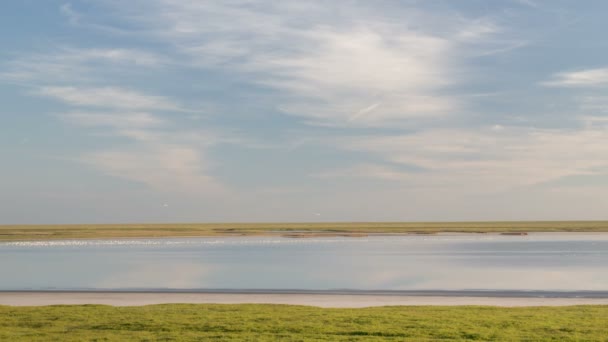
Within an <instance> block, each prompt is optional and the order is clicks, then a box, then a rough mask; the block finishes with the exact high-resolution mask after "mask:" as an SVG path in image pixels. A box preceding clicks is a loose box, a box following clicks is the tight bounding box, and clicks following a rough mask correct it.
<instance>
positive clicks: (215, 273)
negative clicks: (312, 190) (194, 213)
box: [0, 233, 608, 291]
mask: <svg viewBox="0 0 608 342" xmlns="http://www.w3.org/2000/svg"><path fill="white" fill-rule="evenodd" d="M55 289H62V290H74V289H97V290H109V289H113V290H115V289H140V290H141V289H155V290H158V289H302V290H331V289H357V290H472V289H482V290H542V291H606V290H608V234H601V233H600V234H592V233H568V234H563V233H537V234H530V235H528V236H500V235H492V234H461V235H435V236H374V237H367V238H310V239H292V238H281V237H220V238H187V239H120V240H89V241H51V242H12V243H0V290H55Z"/></svg>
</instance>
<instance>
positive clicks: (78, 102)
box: [37, 87, 183, 111]
mask: <svg viewBox="0 0 608 342" xmlns="http://www.w3.org/2000/svg"><path fill="white" fill-rule="evenodd" d="M37 94H39V95H42V96H46V97H50V98H54V99H56V100H59V101H62V102H64V103H66V104H68V105H72V106H88V107H106V108H108V107H110V108H115V109H149V110H156V111H163V110H169V111H181V110H183V109H182V108H181V107H180V106H179V105H177V104H176V103H174V102H173V101H171V100H169V99H168V98H166V97H163V96H152V95H144V94H142V93H140V92H137V91H132V90H129V89H124V88H119V87H100V88H87V87H42V88H41V89H40V90H39V91H38V92H37Z"/></svg>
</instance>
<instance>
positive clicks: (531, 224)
mask: <svg viewBox="0 0 608 342" xmlns="http://www.w3.org/2000/svg"><path fill="white" fill-rule="evenodd" d="M518 232H521V233H523V232H608V221H504V222H356V223H354V222H329V223H175V224H170V223H166V224H73V225H0V241H26V240H29V241H31V240H63V239H110V238H161V237H164V238H168V237H188V236H192V237H201V236H243V235H246V236H253V235H288V236H291V237H307V236H313V235H314V236H319V235H322V236H361V235H362V234H435V233H518Z"/></svg>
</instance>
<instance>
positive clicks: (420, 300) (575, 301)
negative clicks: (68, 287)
mask: <svg viewBox="0 0 608 342" xmlns="http://www.w3.org/2000/svg"><path fill="white" fill-rule="evenodd" d="M173 303H185V304H287V305H306V306H316V307H322V308H364V307H373V306H394V305H415V306H420V305H441V306H457V305H484V306H501V307H522V306H569V305H608V298H520V297H456V296H450V297H442V296H383V295H335V294H240V293H164V292H157V293H112V292H58V293H52V292H0V305H9V306H47V305H84V304H101V305H111V306H143V305H153V304H173Z"/></svg>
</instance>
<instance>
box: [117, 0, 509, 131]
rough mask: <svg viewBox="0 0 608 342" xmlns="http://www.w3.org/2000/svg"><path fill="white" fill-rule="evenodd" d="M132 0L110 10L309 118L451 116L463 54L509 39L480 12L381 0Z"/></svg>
mask: <svg viewBox="0 0 608 342" xmlns="http://www.w3.org/2000/svg"><path fill="white" fill-rule="evenodd" d="M109 3H110V4H111V3H112V2H109ZM132 4H139V5H141V6H142V7H141V8H140V7H138V8H140V9H141V11H135V10H134V7H132V6H128V5H127V6H125V5H122V4H121V5H120V6H116V5H115V6H114V13H116V14H117V16H119V17H120V16H121V15H122V16H123V18H125V20H126V18H128V19H129V20H132V21H135V22H137V23H138V24H139V26H138V28H139V29H140V32H141V33H142V34H144V35H146V36H147V37H148V38H150V37H153V39H157V40H160V41H163V42H164V43H168V44H172V45H174V46H175V47H176V51H178V52H179V53H180V54H181V55H183V56H185V60H189V63H191V64H192V65H193V66H196V67H200V68H211V69H224V70H227V71H229V72H231V73H237V74H240V75H242V77H244V79H245V80H246V82H249V83H253V84H257V85H262V86H264V87H268V88H270V89H273V90H275V91H276V92H277V94H276V96H277V106H278V108H279V109H280V110H281V111H282V112H284V113H285V114H288V115H291V116H295V117H298V118H302V119H303V120H304V122H306V123H308V124H313V125H331V126H362V127H368V126H379V127H382V126H392V125H395V124H400V123H401V124H402V123H409V122H410V121H411V120H412V119H421V118H433V117H443V116H447V115H451V114H454V113H455V112H459V111H461V110H462V109H463V107H465V104H464V103H463V100H462V98H459V97H458V96H455V95H454V94H449V89H450V87H453V86H456V85H458V84H460V83H461V82H462V81H463V79H462V77H461V76H460V75H461V74H462V71H463V69H464V59H465V58H466V56H467V55H476V54H484V53H490V51H495V50H500V49H504V48H507V46H508V47H510V48H512V46H513V42H512V41H508V42H504V44H503V42H502V40H501V39H500V38H501V34H502V32H501V31H502V30H501V29H500V28H499V27H498V25H496V24H495V23H493V22H492V20H490V19H484V20H463V19H462V18H456V19H455V18H454V17H453V16H450V15H447V14H445V15H443V14H438V13H432V14H431V13H428V12H425V11H420V10H418V9H416V8H414V7H406V8H405V9H403V8H399V7H395V6H392V5H387V3H382V4H381V5H379V6H369V5H366V4H363V3H354V2H352V3H349V4H348V6H343V5H340V4H338V3H329V4H328V3H325V2H323V3H322V2H319V1H311V2H306V3H305V4H304V3H294V2H280V3H274V2H268V1H256V2H250V1H230V2H215V3H200V2H197V1H188V0H182V1H166V0H154V1H146V2H134V3H132ZM391 10H394V11H395V12H397V13H399V15H398V16H396V15H395V14H394V13H391ZM138 13H139V14H138ZM144 13H145V15H144ZM200 18H205V19H206V20H200ZM235 22H236V23H238V25H234V24H233V23H235ZM404 22H407V23H408V25H404V24H403V23H404ZM429 22H430V23H434V24H430V25H429V24H427V23H429ZM437 23H441V24H437ZM497 42H498V43H497ZM503 45H504V46H503ZM474 51H478V52H477V53H474Z"/></svg>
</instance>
